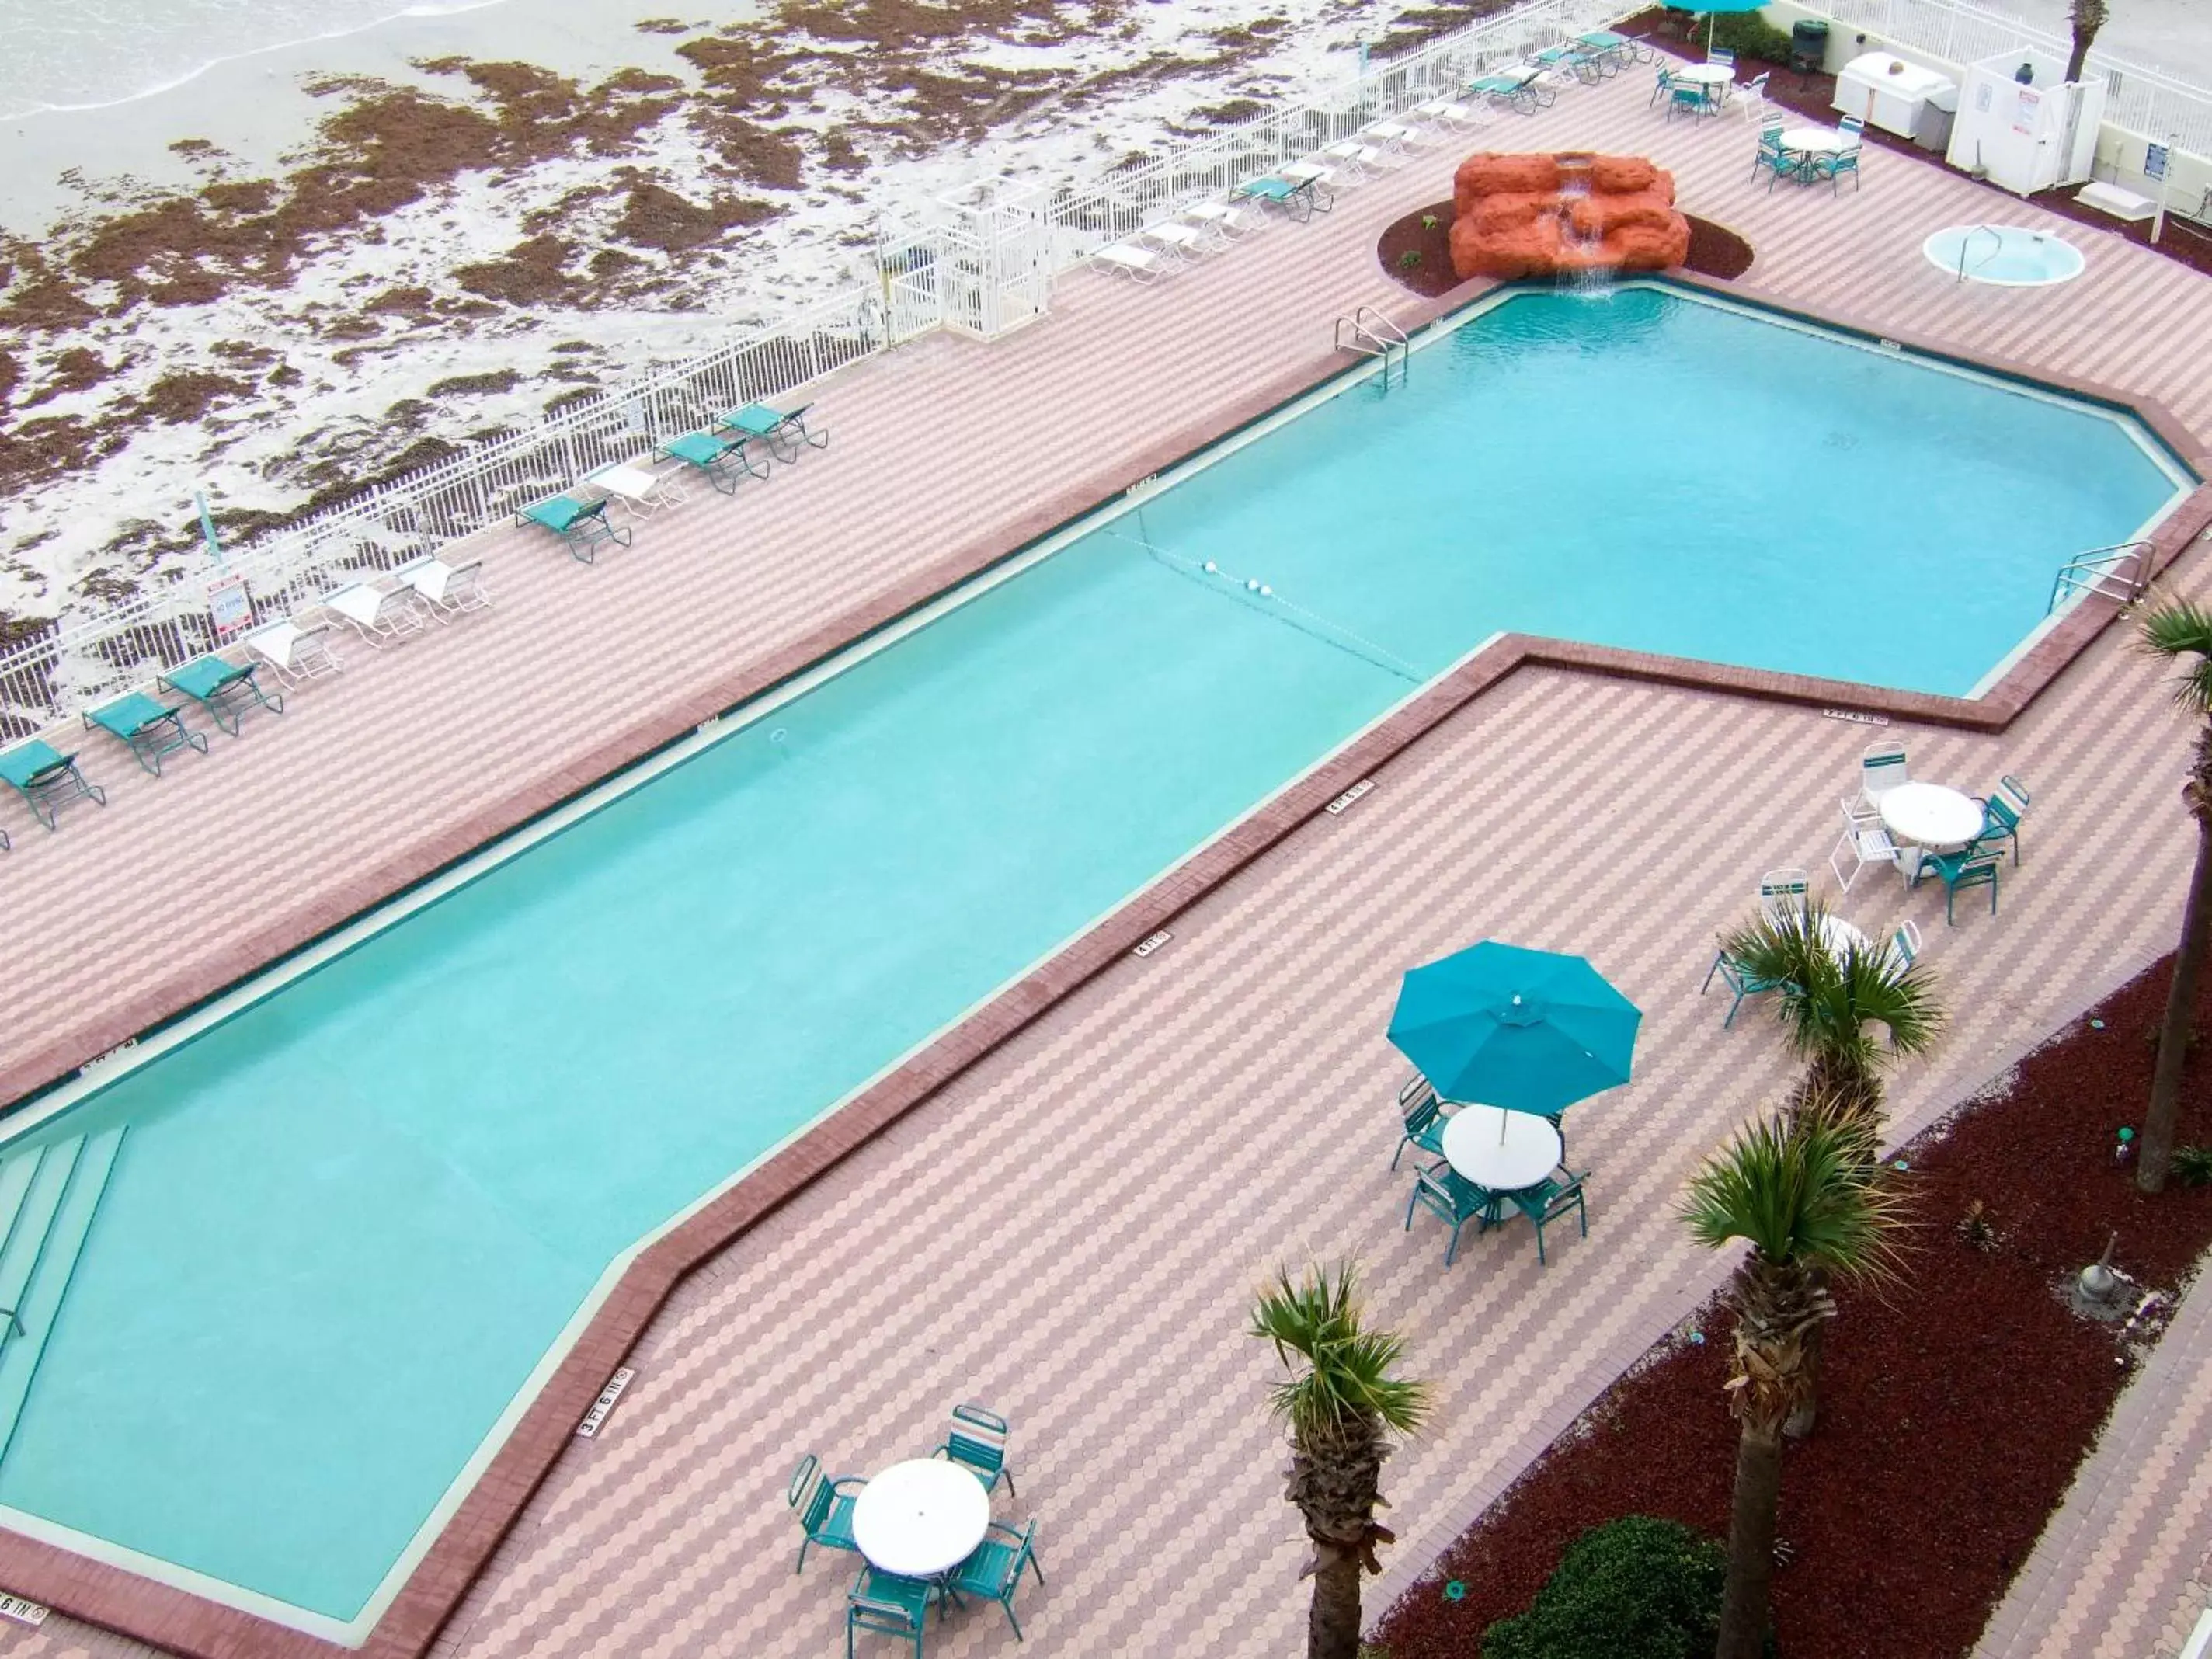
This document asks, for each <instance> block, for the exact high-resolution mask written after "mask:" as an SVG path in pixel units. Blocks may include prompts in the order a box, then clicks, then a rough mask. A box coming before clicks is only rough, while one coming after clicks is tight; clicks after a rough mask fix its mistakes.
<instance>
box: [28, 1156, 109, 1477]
mask: <svg viewBox="0 0 2212 1659" xmlns="http://www.w3.org/2000/svg"><path fill="white" fill-rule="evenodd" d="M126 1127H128V1126H127V1125H118V1126H117V1127H113V1128H112V1129H104V1130H102V1131H100V1133H97V1134H91V1135H72V1136H70V1137H69V1138H68V1139H61V1140H54V1141H49V1142H48V1143H47V1144H46V1145H45V1146H34V1147H32V1148H30V1149H28V1150H27V1151H25V1152H18V1153H16V1154H15V1155H14V1156H12V1157H10V1158H5V1159H0V1232H4V1242H0V1459H4V1458H5V1457H6V1456H7V1455H8V1447H9V1443H10V1442H12V1441H13V1440H14V1439H15V1421H16V1419H18V1418H19V1417H21V1415H22V1411H23V1402H24V1401H25V1400H26V1399H27V1398H28V1397H29V1395H30V1392H31V1383H32V1380H33V1377H35V1376H37V1374H38V1370H39V1360H40V1358H41V1357H42V1356H43V1355H44V1354H45V1352H46V1337H47V1335H48V1334H49V1333H50V1332H52V1329H53V1327H54V1318H55V1316H56V1315H57V1314H58V1313H59V1312H60V1311H61V1305H62V1297H64V1295H65V1294H67V1292H68V1291H69V1282H70V1275H71V1274H72V1273H75V1272H76V1262H77V1257H78V1256H79V1255H82V1253H83V1250H84V1241H85V1235H86V1234H87V1233H88V1232H89V1231H91V1229H92V1218H93V1216H94V1212H96V1211H97V1210H98V1209H99V1208H100V1194H102V1193H103V1192H105V1191H106V1188H107V1175H108V1171H109V1170H112V1168H114V1166H115V1155H116V1152H117V1151H118V1149H119V1148H120V1147H121V1146H122V1144H123V1135H124V1132H125V1128H126ZM9 1310H13V1315H12V1317H11V1316H10V1315H9Z"/></svg>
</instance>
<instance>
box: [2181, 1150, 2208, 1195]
mask: <svg viewBox="0 0 2212 1659" xmlns="http://www.w3.org/2000/svg"><path fill="white" fill-rule="evenodd" d="M2173 1178H2174V1179H2175V1180H2176V1181H2178V1182H2180V1183H2181V1184H2182V1185H2183V1186H2185V1187H2203V1186H2208V1185H2212V1146H2177V1147H2175V1148H2174V1149H2173Z"/></svg>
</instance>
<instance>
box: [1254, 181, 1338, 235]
mask: <svg viewBox="0 0 2212 1659" xmlns="http://www.w3.org/2000/svg"><path fill="white" fill-rule="evenodd" d="M1229 193H1230V194H1231V196H1233V197H1237V199H1238V200H1239V201H1244V202H1258V203H1260V204H1262V205H1263V206H1267V207H1279V208H1280V209H1282V210H1283V211H1284V212H1285V213H1286V214H1288V215H1289V216H1291V218H1293V219H1295V220H1297V222H1299V223H1300V224H1304V223H1305V222H1307V221H1309V220H1310V219H1311V218H1312V217H1313V216H1314V215H1315V214H1316V213H1326V212H1328V210H1329V207H1330V205H1331V204H1330V201H1329V199H1328V197H1325V196H1323V195H1322V193H1321V181H1320V180H1319V179H1283V178H1278V177H1277V176H1276V175H1275V174H1273V173H1269V174H1268V175H1267V177H1266V178H1264V179H1246V180H1245V181H1244V182H1243V184H1241V185H1237V187H1236V188H1235V189H1234V190H1232V191H1230V192H1229Z"/></svg>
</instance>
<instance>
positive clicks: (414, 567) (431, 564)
mask: <svg viewBox="0 0 2212 1659" xmlns="http://www.w3.org/2000/svg"><path fill="white" fill-rule="evenodd" d="M392 574H393V575H394V576H396V577H397V578H398V580H400V581H401V582H402V583H404V585H405V586H407V587H408V588H409V589H410V591H411V592H413V593H414V594H415V595H416V597H417V598H418V599H422V602H423V603H424V604H425V605H428V606H429V608H430V614H431V615H432V616H434V617H436V618H437V619H438V620H439V622H441V623H449V622H451V621H453V618H454V617H458V616H460V615H462V614H463V613H464V612H465V611H489V610H490V609H491V595H490V594H489V593H487V592H484V586H483V560H482V559H471V560H470V561H469V562H467V563H466V564H459V565H454V564H447V562H445V561H444V560H443V559H441V558H440V557H438V556H437V555H436V554H435V553H425V554H424V555H423V556H422V557H421V558H419V559H410V560H409V561H408V562H406V563H405V564H403V565H401V566H400V567H399V568H398V569H397V570H394V571H393V572H392Z"/></svg>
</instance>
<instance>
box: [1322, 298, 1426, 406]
mask: <svg viewBox="0 0 2212 1659" xmlns="http://www.w3.org/2000/svg"><path fill="white" fill-rule="evenodd" d="M1334 349H1336V350H1338V351H1356V352H1358V353H1359V355H1360V356H1363V357H1375V358H1379V359H1380V360H1381V361H1382V364H1383V385H1384V386H1389V384H1390V360H1391V357H1392V356H1393V355H1394V354H1395V356H1396V358H1397V362H1398V375H1399V378H1400V379H1401V380H1403V379H1404V378H1405V376H1406V375H1407V374H1408V373H1410V372H1411V371H1412V368H1413V343H1412V342H1411V341H1410V340H1408V339H1407V337H1406V331H1405V330H1404V329H1402V328H1401V327H1399V326H1398V325H1397V324H1395V323H1394V322H1392V321H1391V320H1390V319H1389V318H1388V317H1385V316H1384V315H1383V313H1381V312H1379V311H1377V310H1376V308H1375V307H1373V306H1361V307H1359V308H1358V310H1357V311H1355V312H1353V313H1352V314H1351V315H1350V316H1348V317H1340V318H1338V319H1336V338H1335V345H1334Z"/></svg>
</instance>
